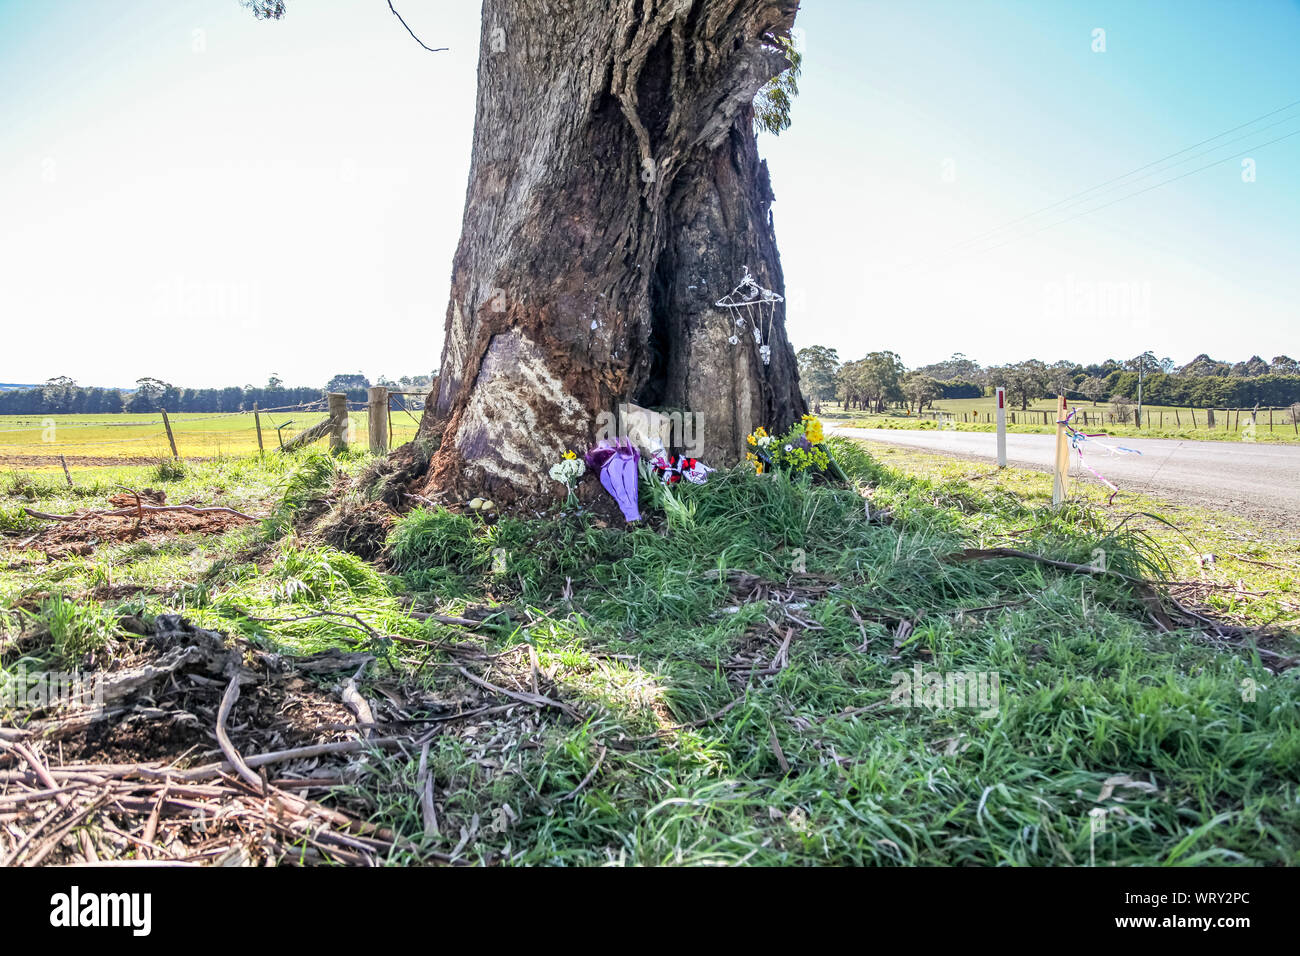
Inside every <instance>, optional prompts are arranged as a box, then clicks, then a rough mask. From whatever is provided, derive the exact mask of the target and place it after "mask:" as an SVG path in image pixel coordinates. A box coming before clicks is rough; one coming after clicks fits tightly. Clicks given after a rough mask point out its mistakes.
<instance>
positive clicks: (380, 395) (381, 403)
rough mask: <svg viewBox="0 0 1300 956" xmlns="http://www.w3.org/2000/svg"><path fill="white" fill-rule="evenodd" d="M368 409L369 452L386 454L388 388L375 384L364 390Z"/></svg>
mask: <svg viewBox="0 0 1300 956" xmlns="http://www.w3.org/2000/svg"><path fill="white" fill-rule="evenodd" d="M366 399H367V401H368V403H369V409H370V453H371V454H372V455H386V454H388V389H387V388H385V387H384V386H382V385H375V386H373V387H372V388H370V389H368V390H367V391H366Z"/></svg>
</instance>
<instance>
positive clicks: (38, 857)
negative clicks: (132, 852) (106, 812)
mask: <svg viewBox="0 0 1300 956" xmlns="http://www.w3.org/2000/svg"><path fill="white" fill-rule="evenodd" d="M107 798H108V794H101V795H100V796H98V797H96V798H95V799H94V800H92V801H91V802H90V803H88V804H86V805H85V806H84V807H82V808H81V809H80V810H78V811H77V813H76V814H74V815H73V817H72V818H71V819H70V820H68V822H67V823H65V824H64V825H63V826H61V827H60V828H59V829H58V830H57V831H56V832H55V833H54V834H52V835H51V836H50V837H48V838H47V839H46V840H45V841H44V842H43V843H42V844H41V847H40V849H39V850H37V851H36V852H35V853H33V854H32V855H31V857H30V858H28V860H27V865H28V866H36V865H37V864H39V863H40V862H41V861H42V860H44V859H45V858H46V857H47V856H49V855H50V854H51V853H53V852H54V850H55V848H56V847H58V845H59V844H60V843H62V842H63V838H64V837H66V836H67V835H68V834H69V833H71V832H72V830H73V828H74V827H76V826H78V825H80V823H81V821H82V820H84V819H85V818H86V817H88V816H90V815H91V814H92V813H94V812H95V811H96V810H98V809H99V807H100V805H101V804H102V803H103V802H104V801H105V800H106V799H107ZM47 819H48V818H47ZM80 834H81V839H82V842H83V846H89V844H90V837H89V835H88V834H87V833H86V831H85V830H82V831H80ZM90 862H91V863H98V862H99V859H98V858H97V857H96V856H95V855H94V851H93V850H91V851H90Z"/></svg>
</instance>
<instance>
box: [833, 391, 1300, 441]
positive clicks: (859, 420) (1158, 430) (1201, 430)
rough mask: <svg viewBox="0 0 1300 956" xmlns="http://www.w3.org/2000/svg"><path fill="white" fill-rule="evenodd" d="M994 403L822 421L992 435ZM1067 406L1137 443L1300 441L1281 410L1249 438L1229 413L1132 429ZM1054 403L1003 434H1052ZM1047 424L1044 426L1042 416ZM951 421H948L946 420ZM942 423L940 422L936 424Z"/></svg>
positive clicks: (1023, 414) (953, 403)
mask: <svg viewBox="0 0 1300 956" xmlns="http://www.w3.org/2000/svg"><path fill="white" fill-rule="evenodd" d="M995 403H996V399H994V398H956V399H942V400H940V401H937V402H935V404H934V407H933V408H926V409H925V410H924V411H923V412H921V413H920V414H916V413H912V414H908V413H907V412H904V411H902V410H899V409H890V410H888V411H886V412H884V413H881V414H877V413H875V412H864V411H862V410H861V409H851V410H845V409H842V408H840V407H839V406H838V405H834V404H829V403H823V405H822V414H823V417H824V418H827V419H832V420H834V421H836V422H837V423H840V424H852V425H856V426H857V427H860V428H906V429H911V428H915V429H935V428H942V427H950V428H955V429H956V430H958V431H995V430H996V428H997V425H996V422H995V421H994V420H993V418H992V416H994V414H995V412H996V404H995ZM1070 407H1072V408H1077V409H1078V411H1079V415H1078V416H1077V421H1078V422H1079V424H1080V425H1082V424H1083V423H1084V418H1083V415H1084V414H1085V413H1086V414H1087V426H1086V427H1087V430H1088V431H1090V432H1105V433H1106V434H1109V435H1124V436H1128V437H1133V438H1137V437H1142V438H1192V439H1199V440H1202V441H1249V440H1251V439H1252V438H1253V440H1254V441H1258V442H1297V441H1300V426H1297V425H1295V424H1293V423H1292V422H1291V421H1290V413H1289V412H1288V411H1285V410H1277V409H1274V410H1273V422H1272V426H1271V427H1270V425H1269V415H1268V411H1267V410H1266V409H1261V410H1260V412H1259V417H1258V418H1257V420H1256V423H1255V430H1254V432H1253V434H1252V433H1251V432H1250V431H1249V429H1248V428H1247V423H1248V422H1249V419H1250V412H1249V411H1248V410H1247V411H1243V412H1242V413H1241V418H1240V421H1239V420H1238V418H1237V413H1236V412H1235V411H1234V412H1233V413H1232V415H1231V417H1229V416H1228V414H1227V413H1226V412H1222V411H1220V412H1216V415H1215V427H1214V428H1209V427H1207V420H1206V417H1205V409H1203V408H1198V409H1196V410H1195V416H1196V418H1195V425H1193V421H1192V412H1191V410H1189V409H1186V408H1174V407H1173V406H1170V405H1143V406H1142V409H1143V412H1142V414H1143V426H1142V428H1141V429H1139V428H1138V427H1137V426H1136V425H1133V424H1132V420H1131V419H1130V421H1129V423H1128V424H1116V423H1115V421H1114V414H1113V409H1112V408H1111V406H1110V405H1109V404H1107V403H1104V402H1103V403H1100V404H1098V405H1095V406H1094V405H1093V404H1092V403H1091V402H1087V401H1078V402H1075V401H1072V402H1071V403H1070ZM1055 411H1056V400H1055V399H1038V400H1037V401H1033V402H1030V403H1029V409H1028V410H1027V411H1026V410H1022V409H1021V408H1020V407H1019V406H1016V407H1011V406H1010V405H1008V407H1007V430H1008V431H1012V432H1021V433H1028V434H1035V433H1036V434H1047V433H1054V432H1055V431H1056V426H1055V424H1053V422H1054V421H1055V419H1054V417H1053V416H1054V414H1055ZM1044 412H1046V413H1047V417H1048V420H1047V422H1046V423H1044V422H1043V413H1044ZM949 416H950V417H949ZM1013 416H1014V418H1015V419H1016V421H1015V422H1013V421H1012V418H1013ZM943 418H947V419H948V421H947V422H946V423H945V422H944V421H941V419H943Z"/></svg>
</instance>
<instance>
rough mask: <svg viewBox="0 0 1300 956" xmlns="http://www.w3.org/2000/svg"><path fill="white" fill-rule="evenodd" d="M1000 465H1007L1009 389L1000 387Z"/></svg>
mask: <svg viewBox="0 0 1300 956" xmlns="http://www.w3.org/2000/svg"><path fill="white" fill-rule="evenodd" d="M998 467H999V468H1005V467H1007V390H1006V389H1005V388H999V389H998Z"/></svg>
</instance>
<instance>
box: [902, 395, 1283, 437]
mask: <svg viewBox="0 0 1300 956" xmlns="http://www.w3.org/2000/svg"><path fill="white" fill-rule="evenodd" d="M1071 404H1072V405H1074V407H1076V408H1078V414H1077V415H1076V419H1077V421H1078V423H1079V425H1080V426H1082V427H1084V428H1092V427H1106V426H1116V425H1118V426H1126V427H1133V428H1136V429H1138V430H1139V431H1151V432H1162V431H1174V430H1184V431H1198V432H1221V433H1224V434H1234V433H1239V432H1241V431H1242V430H1243V428H1246V429H1249V428H1252V427H1253V430H1254V431H1255V432H1256V433H1261V434H1270V433H1272V434H1278V435H1283V434H1294V435H1296V436H1300V414H1297V408H1296V406H1272V407H1269V408H1264V407H1259V408H1255V407H1251V408H1192V407H1177V408H1175V407H1171V406H1162V407H1159V408H1149V407H1144V408H1142V409H1141V414H1140V417H1139V410H1138V408H1137V405H1136V404H1134V405H1131V406H1127V407H1121V408H1114V407H1107V406H1100V405H1099V406H1094V407H1089V406H1087V405H1084V404H1076V403H1071ZM1006 416H1007V424H1009V425H1055V424H1056V412H1055V410H1052V409H1042V408H1007V409H1006ZM908 417H912V418H916V419H920V420H924V421H937V422H962V423H969V424H990V425H991V424H996V422H997V412H996V411H989V410H982V409H969V410H957V409H944V408H924V409H919V410H911V411H909V412H908Z"/></svg>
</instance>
